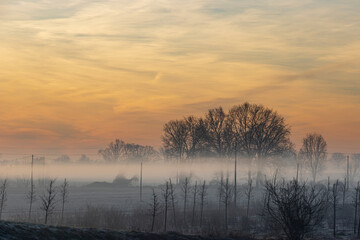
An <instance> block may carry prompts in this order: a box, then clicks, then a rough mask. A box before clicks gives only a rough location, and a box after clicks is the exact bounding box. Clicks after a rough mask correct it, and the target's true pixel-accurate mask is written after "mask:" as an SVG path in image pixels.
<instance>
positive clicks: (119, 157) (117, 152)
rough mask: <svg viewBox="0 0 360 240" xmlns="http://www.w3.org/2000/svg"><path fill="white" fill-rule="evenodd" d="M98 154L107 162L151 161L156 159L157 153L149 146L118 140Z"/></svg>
mask: <svg viewBox="0 0 360 240" xmlns="http://www.w3.org/2000/svg"><path fill="white" fill-rule="evenodd" d="M99 154H100V155H101V156H102V157H103V158H104V160H105V161H108V162H118V161H129V160H131V161H133V160H139V161H140V160H151V159H154V158H157V157H158V152H157V151H156V150H155V149H154V148H153V147H151V146H142V145H138V144H134V143H125V142H124V141H122V140H120V139H116V140H115V142H111V143H110V144H109V145H108V146H107V147H106V148H105V149H101V150H99Z"/></svg>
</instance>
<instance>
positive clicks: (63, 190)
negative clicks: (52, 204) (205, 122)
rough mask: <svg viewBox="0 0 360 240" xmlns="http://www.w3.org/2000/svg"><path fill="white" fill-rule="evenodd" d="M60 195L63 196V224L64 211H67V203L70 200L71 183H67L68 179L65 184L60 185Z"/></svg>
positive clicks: (62, 218)
mask: <svg viewBox="0 0 360 240" xmlns="http://www.w3.org/2000/svg"><path fill="white" fill-rule="evenodd" d="M59 190H60V195H61V223H62V222H63V220H64V210H65V203H66V202H67V201H68V198H69V183H68V181H66V178H65V180H64V182H63V184H61V185H60V189H59Z"/></svg>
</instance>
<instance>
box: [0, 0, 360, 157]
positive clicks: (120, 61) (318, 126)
mask: <svg viewBox="0 0 360 240" xmlns="http://www.w3.org/2000/svg"><path fill="white" fill-rule="evenodd" d="M359 12H360V3H359V1H357V0H349V1H332V0H330V1H323V0H319V1H310V0H298V1H293V0H270V1H238V0H224V1H196V0H195V1H187V0H185V1H177V0H160V1H155V0H133V1H125V0H122V1H121V0H120V1H113V0H96V1H95V0H63V1H50V0H22V1H17V0H15V1H12V0H11V1H10V0H5V1H1V2H0V53H1V55H0V152H10V153H11V152H26V153H30V152H56V153H60V152H64V153H66V152H69V151H72V152H77V153H82V152H85V153H88V152H93V153H94V152H95V153H96V151H97V149H99V148H101V147H103V146H104V145H106V144H107V143H109V142H110V141H112V140H113V139H115V138H122V139H124V140H125V141H129V142H136V143H140V144H148V145H153V146H159V145H160V144H161V141H160V136H161V130H162V126H163V124H164V123H165V122H167V121H168V120H171V119H176V118H181V117H182V116H184V115H190V114H194V115H202V114H203V113H205V112H206V111H207V109H209V108H212V107H217V106H219V105H221V106H223V107H224V108H225V109H228V108H230V107H231V106H232V105H234V104H240V103H243V102H244V101H250V102H252V103H260V104H263V105H265V106H268V107H271V108H274V109H275V110H277V111H278V112H279V113H280V114H282V115H283V116H285V117H286V120H287V123H288V124H290V125H291V126H292V140H293V141H294V142H295V144H296V146H297V148H299V147H300V145H301V138H302V137H303V136H304V135H305V134H306V133H307V132H313V131H316V132H319V133H321V134H323V135H324V137H325V139H326V140H327V142H328V149H329V151H330V152H337V151H342V152H360V111H359V109H360V31H359V29H360V14H359Z"/></svg>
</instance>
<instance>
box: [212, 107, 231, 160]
mask: <svg viewBox="0 0 360 240" xmlns="http://www.w3.org/2000/svg"><path fill="white" fill-rule="evenodd" d="M205 125H206V130H207V135H208V137H207V141H208V144H209V146H210V148H211V150H212V151H214V152H215V153H216V154H217V155H218V156H219V157H224V156H225V155H227V154H229V152H231V151H232V145H233V144H232V142H233V132H232V129H231V122H230V121H229V119H228V115H227V114H226V113H225V112H224V110H223V109H222V107H219V108H213V109H209V111H208V113H207V114H206V116H205Z"/></svg>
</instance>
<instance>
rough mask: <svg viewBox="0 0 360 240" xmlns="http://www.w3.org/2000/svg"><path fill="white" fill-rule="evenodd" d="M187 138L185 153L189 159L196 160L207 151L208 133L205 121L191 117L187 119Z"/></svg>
mask: <svg viewBox="0 0 360 240" xmlns="http://www.w3.org/2000/svg"><path fill="white" fill-rule="evenodd" d="M185 123H186V129H187V132H188V134H187V138H186V140H185V153H186V157H187V158H194V157H196V156H198V154H199V153H201V152H202V151H204V150H205V146H204V145H205V144H206V139H207V131H206V127H205V123H204V120H203V119H202V118H196V117H194V116H189V117H187V118H185Z"/></svg>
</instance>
